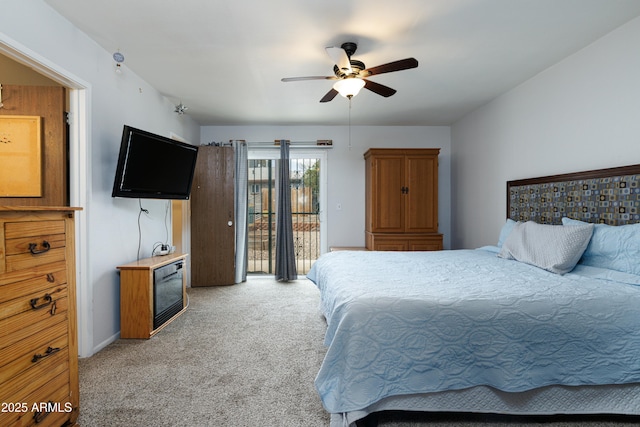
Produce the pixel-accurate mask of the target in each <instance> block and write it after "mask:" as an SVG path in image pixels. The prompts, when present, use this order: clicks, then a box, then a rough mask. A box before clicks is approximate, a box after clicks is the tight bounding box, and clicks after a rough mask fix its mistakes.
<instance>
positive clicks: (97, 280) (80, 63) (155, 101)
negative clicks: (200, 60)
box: [0, 0, 199, 356]
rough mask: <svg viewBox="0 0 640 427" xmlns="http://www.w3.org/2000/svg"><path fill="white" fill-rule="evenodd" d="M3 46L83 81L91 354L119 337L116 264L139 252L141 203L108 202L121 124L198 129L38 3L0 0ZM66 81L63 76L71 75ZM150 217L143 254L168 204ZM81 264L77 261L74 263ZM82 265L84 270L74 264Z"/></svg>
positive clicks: (84, 290) (161, 130)
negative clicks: (86, 128)
mask: <svg viewBox="0 0 640 427" xmlns="http://www.w3.org/2000/svg"><path fill="white" fill-rule="evenodd" d="M0 10H2V13H0V31H1V32H2V33H1V34H0V35H1V36H2V37H0V43H2V42H3V41H4V44H5V45H10V46H11V48H12V49H13V50H17V51H24V52H28V55H27V56H30V57H32V58H35V60H37V61H41V62H43V63H47V64H54V65H55V69H56V70H62V71H61V72H62V73H63V74H68V76H74V77H77V78H79V79H80V80H82V81H83V82H85V83H87V84H88V89H87V91H88V94H89V96H88V100H89V104H88V106H87V108H88V118H89V123H88V129H89V133H88V138H86V139H87V140H84V141H81V142H82V143H83V144H86V147H83V148H85V149H86V152H87V153H88V158H87V159H85V161H86V166H87V169H88V171H89V175H88V176H82V177H80V179H81V180H83V181H84V182H85V183H87V184H89V185H88V186H87V187H86V193H87V194H83V195H82V198H83V199H84V200H86V203H85V206H82V207H83V208H84V210H83V211H82V212H81V213H79V216H80V220H81V221H84V222H85V223H86V225H87V233H86V234H87V236H84V237H86V239H87V247H86V248H84V249H83V251H82V253H81V254H79V257H86V261H87V262H86V264H85V265H87V266H88V267H87V270H88V271H86V272H83V273H84V274H86V277H87V281H86V283H78V288H79V294H82V295H83V296H84V298H83V299H84V300H85V301H87V302H88V304H89V307H87V306H86V305H84V306H82V307H79V312H80V313H86V314H87V316H86V317H82V315H81V317H80V319H79V320H80V322H79V323H80V324H79V328H80V343H79V344H80V354H81V355H83V356H88V355H90V354H92V353H93V352H95V351H97V350H98V349H100V348H102V347H103V346H105V345H106V344H108V343H109V342H111V341H112V340H114V339H115V338H116V337H117V334H118V332H119V330H120V320H119V304H120V302H119V289H120V287H119V278H118V275H117V270H116V268H115V267H116V266H117V265H120V264H124V263H128V262H130V261H135V259H136V256H137V251H138V225H137V221H138V212H139V207H138V200H127V199H113V198H112V197H111V189H112V186H113V177H114V173H115V167H116V160H117V156H118V149H119V146H120V137H121V132H122V126H123V124H125V123H126V124H130V125H132V126H135V127H139V128H142V129H145V130H148V131H151V132H154V133H158V134H161V135H166V136H169V135H170V133H171V132H173V133H175V134H177V135H180V136H182V137H184V138H185V139H187V140H190V141H194V142H196V143H197V141H198V139H199V127H198V126H197V125H196V124H195V123H194V122H193V121H192V120H191V119H190V118H189V117H188V116H178V115H176V114H175V113H173V105H172V104H171V102H169V101H168V100H167V99H165V98H164V97H163V96H162V95H161V94H160V93H158V91H156V90H155V89H153V88H152V87H151V86H149V85H148V84H147V83H146V82H144V81H143V80H142V79H140V78H139V77H138V76H137V75H135V74H134V73H133V72H131V70H129V69H127V68H126V61H125V67H124V70H123V73H122V74H120V75H117V74H116V73H115V72H114V62H113V59H112V58H111V54H112V52H107V51H105V50H104V49H102V48H101V47H100V46H98V45H97V44H96V43H95V42H94V41H93V40H91V39H89V38H88V37H87V36H86V35H85V34H84V33H82V32H80V31H79V30H78V29H77V28H75V27H74V26H73V25H71V24H70V23H69V22H68V21H66V20H65V19H64V18H62V17H61V16H60V15H58V14H57V13H56V12H55V11H53V10H52V9H51V8H50V7H49V6H48V5H47V4H46V3H44V2H42V1H40V0H29V1H10V0H1V1H0ZM68 76H67V77H68ZM143 206H144V207H145V208H146V209H149V215H148V216H146V215H143V218H142V221H141V222H142V224H141V228H142V246H141V247H142V250H141V256H142V257H147V256H149V255H150V253H151V248H152V245H153V243H154V242H156V241H161V240H165V236H166V231H165V221H164V216H165V206H166V202H158V201H155V202H151V201H143ZM79 261H80V260H79ZM79 265H82V264H81V262H79Z"/></svg>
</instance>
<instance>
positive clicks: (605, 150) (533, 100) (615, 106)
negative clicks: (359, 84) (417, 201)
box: [451, 18, 640, 248]
mask: <svg viewBox="0 0 640 427" xmlns="http://www.w3.org/2000/svg"><path fill="white" fill-rule="evenodd" d="M638 46H640V18H636V19H635V20H633V21H631V22H629V23H627V24H626V25H624V26H622V27H620V28H618V29H616V30H615V31H613V32H611V33H610V34H608V35H606V36H605V37H603V38H601V39H600V40H597V41H596V42H595V43H593V44H592V45H590V46H588V47H586V48H584V49H583V50H581V51H579V52H577V53H576V54H574V55H572V56H570V57H568V58H566V59H565V60H563V61H561V62H560V63H558V64H556V65H555V66H553V67H551V68H549V69H547V70H546V71H544V72H542V73H540V74H539V75H537V76H535V77H534V78H532V79H531V80H529V81H527V82H525V83H524V84H522V85H520V86H519V87H517V88H515V89H513V90H512V91H510V92H508V93H506V94H504V95H503V96H501V97H499V98H497V99H496V100H494V101H493V102H491V103H489V104H487V105H485V106H483V107H481V108H479V109H478V110H476V111H474V112H473V113H471V114H469V115H468V116H467V117H465V118H463V119H462V120H460V121H458V122H457V123H455V124H454V125H453V126H452V129H451V138H452V177H453V181H452V182H453V184H452V185H453V189H452V194H453V203H452V209H453V211H452V217H453V230H454V234H453V241H452V246H453V247H454V248H473V247H478V246H482V245H487V244H495V243H496V242H497V239H498V234H499V231H500V227H501V226H502V224H503V223H504V220H505V218H506V181H508V180H513V179H521V178H529V177H535V176H546V175H555V174H560V173H568V172H576V171H581V170H591V169H600V168H607V167H615V166H624V165H630V164H636V163H640V55H639V54H638Z"/></svg>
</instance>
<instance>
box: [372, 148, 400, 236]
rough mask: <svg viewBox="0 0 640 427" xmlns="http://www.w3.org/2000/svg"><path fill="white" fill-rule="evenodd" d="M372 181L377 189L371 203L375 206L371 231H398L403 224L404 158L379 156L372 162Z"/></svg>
mask: <svg viewBox="0 0 640 427" xmlns="http://www.w3.org/2000/svg"><path fill="white" fill-rule="evenodd" d="M373 181H374V184H373V185H374V187H375V188H377V191H376V192H375V194H374V195H373V205H374V206H377V209H376V210H375V211H374V215H373V226H372V229H371V231H377V232H399V231H402V230H403V227H404V224H403V221H404V212H405V206H404V201H403V198H404V194H403V193H402V188H403V187H404V158H403V157H400V156H381V157H379V158H377V159H376V160H375V161H374V162H373Z"/></svg>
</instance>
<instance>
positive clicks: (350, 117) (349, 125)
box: [349, 97, 353, 151]
mask: <svg viewBox="0 0 640 427" xmlns="http://www.w3.org/2000/svg"><path fill="white" fill-rule="evenodd" d="M351 98H353V97H351ZM351 98H349V151H351Z"/></svg>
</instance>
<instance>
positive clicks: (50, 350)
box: [31, 347, 60, 363]
mask: <svg viewBox="0 0 640 427" xmlns="http://www.w3.org/2000/svg"><path fill="white" fill-rule="evenodd" d="M59 351H60V348H59V347H47V351H45V352H44V354H34V355H33V359H31V363H36V362H37V361H38V360H40V359H44V358H45V357H49V356H51V355H52V354H55V353H57V352H59Z"/></svg>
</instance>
